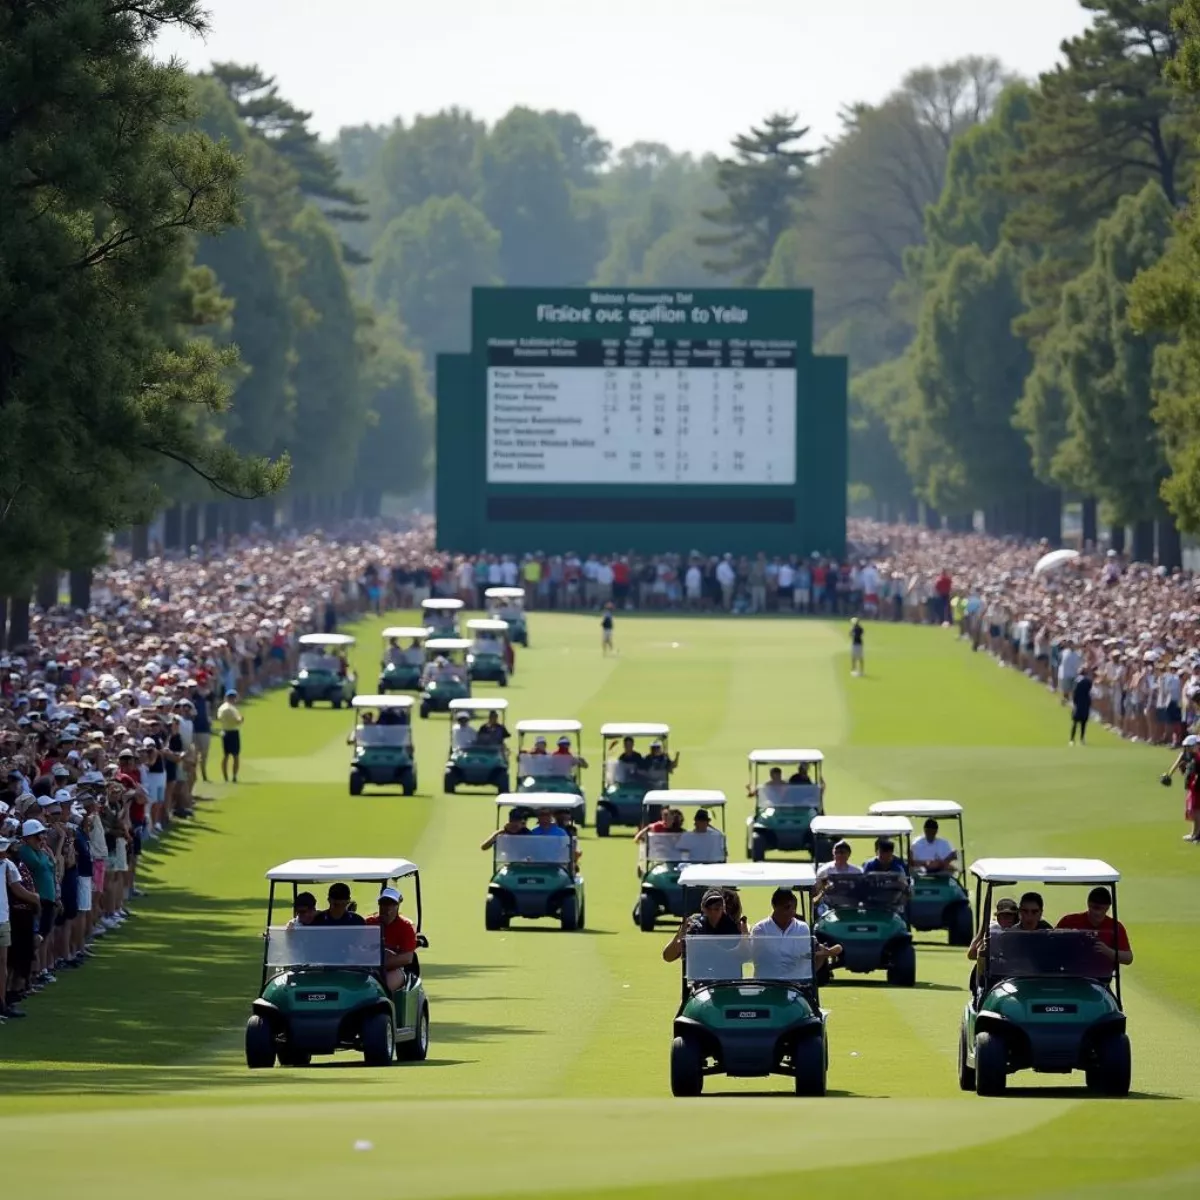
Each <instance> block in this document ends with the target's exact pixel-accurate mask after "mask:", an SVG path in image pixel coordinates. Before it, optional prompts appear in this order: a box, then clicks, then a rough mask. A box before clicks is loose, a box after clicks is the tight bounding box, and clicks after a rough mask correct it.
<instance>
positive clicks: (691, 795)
mask: <svg viewBox="0 0 1200 1200" xmlns="http://www.w3.org/2000/svg"><path fill="white" fill-rule="evenodd" d="M642 803H643V804H667V805H671V806H672V807H674V806H678V807H680V808H685V807H686V808H720V807H721V806H722V805H724V804H726V803H728V801H727V800H726V798H725V793H724V792H715V791H706V790H705V789H704V788H658V789H656V790H655V791H651V792H647V793H646V794H645V795H644V796H643V797H642Z"/></svg>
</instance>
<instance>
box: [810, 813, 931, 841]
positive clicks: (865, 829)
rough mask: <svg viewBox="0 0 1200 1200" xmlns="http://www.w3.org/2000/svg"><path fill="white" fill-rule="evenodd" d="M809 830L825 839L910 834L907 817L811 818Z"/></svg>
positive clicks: (910, 828) (909, 823) (910, 823)
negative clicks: (822, 835)
mask: <svg viewBox="0 0 1200 1200" xmlns="http://www.w3.org/2000/svg"><path fill="white" fill-rule="evenodd" d="M809 829H811V830H812V831H813V833H819V834H824V835H825V836H826V837H846V838H850V837H902V836H909V835H911V834H912V831H913V827H912V822H911V821H910V820H909V819H908V818H907V817H813V819H812V822H811V824H810V825H809Z"/></svg>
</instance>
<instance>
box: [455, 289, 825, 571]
mask: <svg viewBox="0 0 1200 1200" xmlns="http://www.w3.org/2000/svg"><path fill="white" fill-rule="evenodd" d="M812 343H813V303H812V293H811V292H809V291H800V290H783V289H779V290H766V289H764V290H758V289H738V290H720V291H718V290H705V291H697V290H692V289H684V288H680V289H669V290H664V289H657V288H656V289H653V290H648V291H639V292H632V291H604V290H600V289H584V288H578V289H554V288H476V289H474V292H473V294H472V304H471V351H470V353H469V354H440V355H438V358H437V485H436V500H437V540H438V546H439V548H441V549H444V550H450V551H464V552H474V551H478V550H481V549H486V550H489V551H493V552H496V553H509V552H511V553H524V552H527V551H534V550H541V551H545V552H546V553H561V552H563V551H566V550H576V551H578V552H580V553H589V552H593V551H594V552H596V553H601V554H606V553H617V552H623V551H627V550H633V551H640V552H657V551H679V552H681V553H688V552H690V551H692V550H697V551H700V552H701V553H705V554H720V553H724V552H725V551H731V552H733V553H735V554H738V553H746V554H750V553H754V552H756V551H758V550H763V551H766V552H767V553H768V554H808V553H810V552H812V551H818V552H820V553H822V554H834V555H840V554H841V553H842V552H843V550H844V545H845V536H846V388H847V370H846V360H845V359H844V358H840V357H829V356H823V355H815V354H814V353H813V345H812Z"/></svg>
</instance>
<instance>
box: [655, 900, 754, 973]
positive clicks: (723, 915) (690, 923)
mask: <svg viewBox="0 0 1200 1200" xmlns="http://www.w3.org/2000/svg"><path fill="white" fill-rule="evenodd" d="M700 910H701V911H700V912H699V913H697V914H696V915H695V916H691V917H684V919H683V920H682V921H681V922H680V923H679V928H678V929H677V930H676V931H675V936H674V937H673V938H672V939H671V940H670V941H669V942H668V943H667V944H666V945H665V946H664V947H663V952H662V956H663V962H669V963H670V962H678V961H679V959H680V958H682V957H683V939H684V938H687V937H695V936H697V935H702V934H706V933H707V934H715V935H717V936H724V937H740V936H741V933H742V928H741V926H740V925H739V924H738V922H737V921H735V920H734V919H733V918H732V917H731V916H730V915H729V914H728V913H727V912H726V911H725V893H724V892H722V891H721V889H720V888H709V889H708V891H707V892H705V893H704V898H703V899H702V900H701V901H700Z"/></svg>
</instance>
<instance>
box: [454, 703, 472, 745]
mask: <svg viewBox="0 0 1200 1200" xmlns="http://www.w3.org/2000/svg"><path fill="white" fill-rule="evenodd" d="M454 720H455V724H454V732H453V734H452V735H451V736H452V738H453V741H454V748H455V750H466V749H468V748H469V747H471V746H473V745H475V730H474V729H472V728H471V716H470V714H469V713H465V712H460V713H458V714H457V716H456V717H455V719H454Z"/></svg>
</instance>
